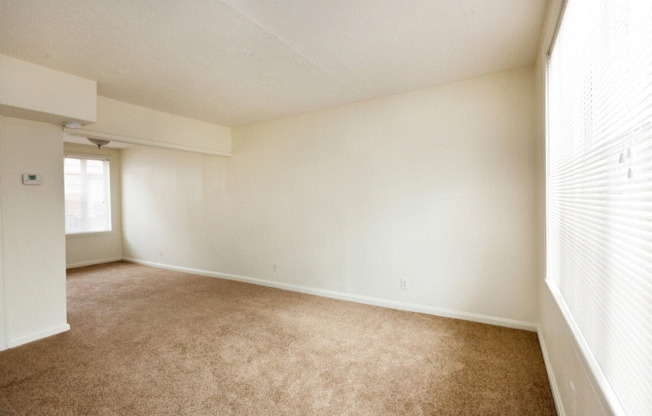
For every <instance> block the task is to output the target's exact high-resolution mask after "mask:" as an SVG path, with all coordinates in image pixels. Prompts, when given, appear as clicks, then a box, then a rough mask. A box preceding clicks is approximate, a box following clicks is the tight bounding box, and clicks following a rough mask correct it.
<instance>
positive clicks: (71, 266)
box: [66, 257, 122, 270]
mask: <svg viewBox="0 0 652 416" xmlns="http://www.w3.org/2000/svg"><path fill="white" fill-rule="evenodd" d="M120 260H122V257H111V258H108V259H101V260H90V261H80V262H79V263H72V264H66V270H68V269H74V268H76V267H84V266H94V265H96V264H104V263H111V262H114V261H120Z"/></svg>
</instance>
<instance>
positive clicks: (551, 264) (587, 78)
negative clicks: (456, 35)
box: [547, 0, 652, 415]
mask: <svg viewBox="0 0 652 416" xmlns="http://www.w3.org/2000/svg"><path fill="white" fill-rule="evenodd" d="M547 103H548V137H547V139H548V164H547V170H548V172H547V173H548V180H547V191H548V259H547V261H548V271H547V279H548V282H549V283H550V285H551V286H552V287H553V290H554V289H555V288H556V290H557V293H558V294H560V295H561V298H562V299H561V301H562V302H565V305H564V307H565V308H566V309H567V310H568V311H570V315H571V317H570V319H572V320H574V321H575V322H574V323H573V324H574V325H575V326H576V327H577V328H579V332H581V333H579V334H576V336H578V337H580V338H583V342H585V345H588V347H589V349H590V351H589V353H590V354H591V355H592V356H593V357H592V358H594V359H595V362H597V364H598V366H599V371H601V372H602V374H601V375H600V377H601V378H602V379H603V380H606V383H607V387H608V388H610V389H611V392H609V393H613V396H615V407H616V408H617V409H621V410H624V411H625V412H626V414H629V415H652V0H638V1H637V0H569V1H568V4H567V7H566V11H565V14H564V17H563V21H562V23H561V26H560V29H559V33H558V36H557V39H556V43H555V45H554V49H553V51H552V53H551V56H550V58H549V62H548V91H547ZM572 326H573V325H572Z"/></svg>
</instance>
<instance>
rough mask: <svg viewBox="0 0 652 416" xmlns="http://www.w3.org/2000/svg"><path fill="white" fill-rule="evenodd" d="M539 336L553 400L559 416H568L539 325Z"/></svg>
mask: <svg viewBox="0 0 652 416" xmlns="http://www.w3.org/2000/svg"><path fill="white" fill-rule="evenodd" d="M537 336H538V338H539V345H540V346H541V355H543V363H544V364H545V366H546V373H548V382H549V383H550V390H552V398H553V400H554V401H555V409H557V415H558V416H566V411H565V410H564V403H563V402H562V401H561V393H560V392H559V385H558V384H557V379H556V378H555V372H554V371H553V369H552V364H551V363H550V356H549V355H548V348H547V347H546V341H545V339H544V338H543V331H542V330H541V326H540V325H537Z"/></svg>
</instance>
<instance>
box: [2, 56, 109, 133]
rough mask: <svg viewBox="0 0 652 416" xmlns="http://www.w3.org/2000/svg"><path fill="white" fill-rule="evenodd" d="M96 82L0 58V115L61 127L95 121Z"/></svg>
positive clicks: (7, 57)
mask: <svg viewBox="0 0 652 416" xmlns="http://www.w3.org/2000/svg"><path fill="white" fill-rule="evenodd" d="M96 92H97V83H96V82H95V81H91V80H88V79H84V78H80V77H76V76H74V75H70V74H66V73H63V72H59V71H55V70H53V69H50V68H46V67H44V66H40V65H35V64H32V63H29V62H25V61H21V60H19V59H15V58H12V57H9V56H6V55H0V114H2V115H6V116H11V117H20V118H26V119H31V120H37V121H47V122H51V123H56V124H61V123H62V122H65V121H79V122H82V123H89V122H92V121H95V111H96V108H95V105H96V100H95V97H96Z"/></svg>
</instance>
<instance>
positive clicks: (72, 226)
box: [63, 157, 111, 234]
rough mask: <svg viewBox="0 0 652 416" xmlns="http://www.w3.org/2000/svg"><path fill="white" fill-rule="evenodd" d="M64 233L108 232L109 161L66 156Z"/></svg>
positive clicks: (109, 200) (109, 205) (109, 225)
mask: <svg viewBox="0 0 652 416" xmlns="http://www.w3.org/2000/svg"><path fill="white" fill-rule="evenodd" d="M63 166H64V168H63V173H64V185H65V198H66V234H81V233H97V232H106V231H111V191H110V189H111V186H110V179H109V176H110V175H109V161H108V160H104V159H90V158H81V157H66V158H65V159H64V164H63Z"/></svg>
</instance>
